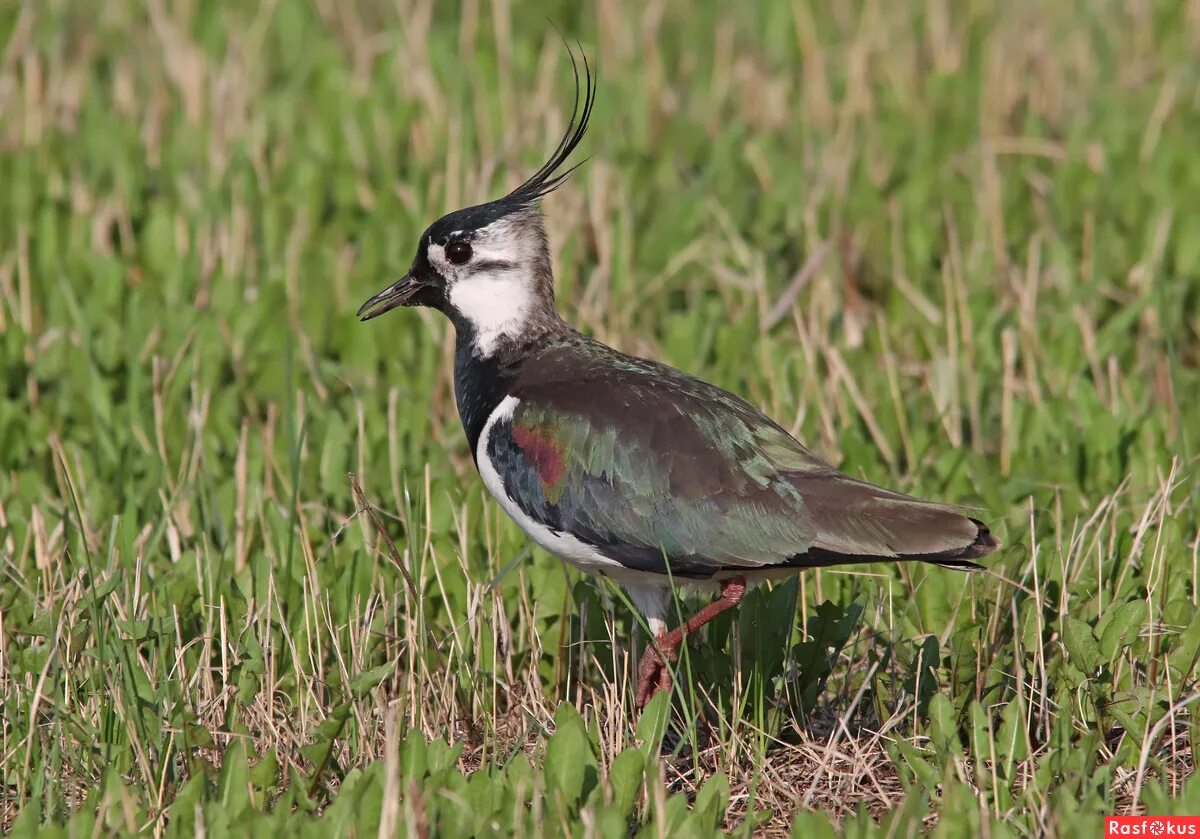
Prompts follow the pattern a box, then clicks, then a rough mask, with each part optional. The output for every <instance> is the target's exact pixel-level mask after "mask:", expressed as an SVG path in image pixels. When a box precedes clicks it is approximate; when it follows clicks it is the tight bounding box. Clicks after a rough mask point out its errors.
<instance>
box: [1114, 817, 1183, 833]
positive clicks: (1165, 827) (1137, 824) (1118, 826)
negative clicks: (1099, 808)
mask: <svg viewBox="0 0 1200 839" xmlns="http://www.w3.org/2000/svg"><path fill="white" fill-rule="evenodd" d="M1104 836H1105V837H1106V839H1107V837H1116V836H1149V837H1153V838H1154V839H1157V837H1160V836H1161V837H1164V838H1165V837H1168V836H1197V837H1200V816H1105V817H1104Z"/></svg>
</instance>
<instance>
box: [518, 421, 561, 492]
mask: <svg viewBox="0 0 1200 839" xmlns="http://www.w3.org/2000/svg"><path fill="white" fill-rule="evenodd" d="M513 440H515V441H516V443H517V446H518V447H520V449H521V451H522V452H523V453H524V454H525V456H526V457H527V458H529V459H530V460H531V461H533V466H534V468H535V469H537V473H538V477H539V478H541V479H542V486H543V487H545V488H546V489H551V488H553V487H554V486H556V485H557V484H558V482H559V481H561V480H562V478H563V475H565V474H566V472H567V466H566V464H565V463H564V462H563V456H562V452H561V451H560V450H559V448H558V446H557V445H556V444H555V442H554V440H553V438H552V437H550V435H548V434H543V433H542V432H540V431H539V430H538V429H536V428H527V427H525V426H522V425H514V426H513Z"/></svg>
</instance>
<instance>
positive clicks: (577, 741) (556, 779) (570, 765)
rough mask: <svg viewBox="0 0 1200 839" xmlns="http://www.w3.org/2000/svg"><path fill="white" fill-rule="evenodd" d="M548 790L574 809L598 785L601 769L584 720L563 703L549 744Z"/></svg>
mask: <svg viewBox="0 0 1200 839" xmlns="http://www.w3.org/2000/svg"><path fill="white" fill-rule="evenodd" d="M545 778H546V793H547V795H548V797H549V798H550V800H551V802H556V801H557V802H561V803H562V804H563V805H565V806H566V807H567V808H568V810H569V811H573V810H574V808H575V807H576V806H577V805H578V804H579V802H580V801H581V800H583V798H585V797H586V796H587V795H588V793H590V792H591V791H592V789H593V788H594V787H595V786H596V783H597V781H598V780H599V768H598V765H597V763H596V756H595V755H594V754H593V753H592V741H591V738H589V737H588V734H587V729H586V728H585V727H584V725H583V719H582V718H581V717H580V716H579V712H578V711H576V710H575V706H574V705H571V704H570V703H569V702H563V703H561V704H560V705H559V706H558V712H557V713H556V714H555V715H554V734H553V736H551V737H550V740H549V742H548V743H547V744H546V764H545Z"/></svg>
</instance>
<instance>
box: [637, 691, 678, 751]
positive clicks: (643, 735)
mask: <svg viewBox="0 0 1200 839" xmlns="http://www.w3.org/2000/svg"><path fill="white" fill-rule="evenodd" d="M670 718H671V696H670V693H669V691H665V690H664V691H659V692H658V693H656V694H655V695H654V697H653V698H652V699H651V700H650V701H649V702H647V703H646V707H645V708H643V709H642V716H641V718H640V719H639V720H638V724H637V736H638V739H639V740H641V741H642V746H641V749H642V756H643V757H644V758H645V759H646V762H647V763H649V762H650V761H652V760H657V759H658V755H659V752H660V751H662V741H663V737H665V736H666V733H667V722H668V721H669V720H670Z"/></svg>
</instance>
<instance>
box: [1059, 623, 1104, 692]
mask: <svg viewBox="0 0 1200 839" xmlns="http://www.w3.org/2000/svg"><path fill="white" fill-rule="evenodd" d="M1063 643H1064V644H1066V646H1067V652H1068V653H1069V654H1070V656H1071V661H1072V662H1073V663H1074V664H1075V666H1076V667H1078V668H1079V669H1080V670H1082V671H1083V673H1084V674H1085V675H1086V676H1088V677H1089V678H1091V677H1093V676H1095V675H1096V671H1097V670H1098V669H1099V668H1100V663H1101V658H1100V645H1099V644H1097V643H1096V636H1095V635H1094V634H1092V628H1091V627H1090V626H1088V625H1087V624H1086V623H1084V622H1083V621H1081V620H1076V619H1075V618H1063Z"/></svg>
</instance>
